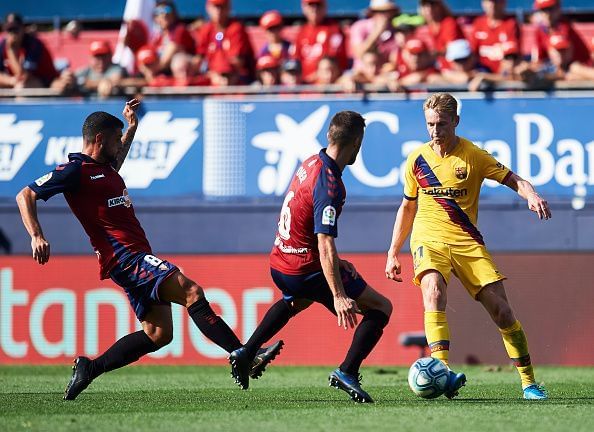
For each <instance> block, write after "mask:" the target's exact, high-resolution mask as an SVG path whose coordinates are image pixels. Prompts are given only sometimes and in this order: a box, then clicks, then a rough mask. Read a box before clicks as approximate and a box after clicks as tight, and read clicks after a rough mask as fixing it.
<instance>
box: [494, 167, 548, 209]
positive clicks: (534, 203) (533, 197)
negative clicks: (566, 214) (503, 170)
mask: <svg viewBox="0 0 594 432" xmlns="http://www.w3.org/2000/svg"><path fill="white" fill-rule="evenodd" d="M505 185H506V186H507V187H509V188H511V189H513V190H515V191H516V192H517V193H518V195H520V196H521V197H522V198H524V199H525V200H526V201H528V208H529V209H530V210H532V211H533V212H535V213H536V214H537V215H538V218H539V219H550V218H551V217H552V216H551V209H550V208H549V204H548V203H547V201H546V200H545V199H543V198H542V197H541V196H540V195H539V194H538V193H537V192H536V191H535V190H534V186H532V184H531V183H530V182H529V181H527V180H524V179H523V178H522V177H520V176H519V175H517V174H516V173H512V174H511V175H510V176H509V178H508V179H507V180H506V182H505Z"/></svg>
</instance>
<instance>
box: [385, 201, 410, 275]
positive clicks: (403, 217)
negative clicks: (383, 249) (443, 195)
mask: <svg viewBox="0 0 594 432" xmlns="http://www.w3.org/2000/svg"><path fill="white" fill-rule="evenodd" d="M416 213H417V200H411V199H408V198H406V197H404V198H402V204H400V207H399V208H398V212H397V213H396V220H395V221H394V229H393V231H392V242H391V243H390V249H389V250H388V259H387V261H386V277H387V278H388V279H392V280H394V281H396V282H402V277H401V276H400V272H401V271H402V268H401V265H400V261H399V260H398V254H399V253H400V249H401V248H402V245H403V244H404V241H405V240H406V238H407V237H408V235H409V234H410V232H411V230H412V226H413V221H414V220H415V215H416Z"/></svg>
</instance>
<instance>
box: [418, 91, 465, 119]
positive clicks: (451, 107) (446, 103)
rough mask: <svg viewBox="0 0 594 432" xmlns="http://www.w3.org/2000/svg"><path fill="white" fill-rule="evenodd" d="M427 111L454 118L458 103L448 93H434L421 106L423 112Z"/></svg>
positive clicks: (456, 113)
mask: <svg viewBox="0 0 594 432" xmlns="http://www.w3.org/2000/svg"><path fill="white" fill-rule="evenodd" d="M428 109H432V110H434V111H436V112H439V113H447V114H450V115H451V116H452V117H456V116H457V115H458V101H457V100H456V98H454V96H452V95H451V94H449V93H434V94H432V95H431V96H429V97H428V98H427V99H426V100H425V103H424V104H423V111H427V110H428Z"/></svg>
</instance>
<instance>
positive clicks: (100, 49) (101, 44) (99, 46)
mask: <svg viewBox="0 0 594 432" xmlns="http://www.w3.org/2000/svg"><path fill="white" fill-rule="evenodd" d="M89 51H91V54H92V55H94V56H98V55H105V54H111V46H109V42H107V41H104V40H96V41H93V42H91V45H90V46H89Z"/></svg>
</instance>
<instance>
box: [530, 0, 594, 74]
mask: <svg viewBox="0 0 594 432" xmlns="http://www.w3.org/2000/svg"><path fill="white" fill-rule="evenodd" d="M534 10H535V13H534V20H535V22H536V26H537V29H536V46H535V47H534V50H533V52H532V61H533V62H535V63H542V62H544V61H546V60H547V59H549V49H550V47H551V44H550V41H551V39H550V35H552V34H558V35H562V36H563V37H564V38H566V39H568V40H569V42H570V44H571V46H572V51H573V55H572V59H571V61H572V62H576V61H577V62H581V63H587V62H588V61H589V60H590V50H589V49H588V46H587V45H586V43H585V42H584V40H583V39H582V37H581V36H580V35H579V34H578V32H577V31H576V30H575V28H574V27H573V25H572V24H571V22H570V21H569V20H568V19H567V18H565V17H564V16H563V15H562V14H561V3H560V1H559V0H534Z"/></svg>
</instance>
